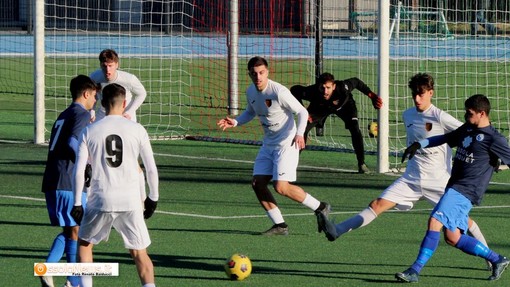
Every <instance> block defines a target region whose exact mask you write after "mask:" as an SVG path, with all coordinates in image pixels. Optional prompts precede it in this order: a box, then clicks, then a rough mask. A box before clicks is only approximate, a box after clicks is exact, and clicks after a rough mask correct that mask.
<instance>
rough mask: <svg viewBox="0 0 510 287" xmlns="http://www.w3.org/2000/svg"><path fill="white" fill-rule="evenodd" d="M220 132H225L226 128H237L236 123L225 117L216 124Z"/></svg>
mask: <svg viewBox="0 0 510 287" xmlns="http://www.w3.org/2000/svg"><path fill="white" fill-rule="evenodd" d="M216 124H217V125H218V126H219V127H220V128H221V129H222V130H226V129H228V128H233V127H235V126H237V121H236V120H235V119H232V118H229V117H225V118H224V119H221V120H219V121H218V122H217V123H216Z"/></svg>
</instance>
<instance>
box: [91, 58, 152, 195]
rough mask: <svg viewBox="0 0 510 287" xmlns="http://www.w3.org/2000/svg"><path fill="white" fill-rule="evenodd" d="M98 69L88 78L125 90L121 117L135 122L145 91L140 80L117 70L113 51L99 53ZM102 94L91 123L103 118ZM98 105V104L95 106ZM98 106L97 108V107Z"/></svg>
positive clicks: (100, 83)
mask: <svg viewBox="0 0 510 287" xmlns="http://www.w3.org/2000/svg"><path fill="white" fill-rule="evenodd" d="M99 65H100V69H98V70H96V71H94V72H92V74H90V78H91V79H92V80H94V81H95V82H96V83H98V84H99V85H100V86H101V89H102V88H103V87H104V86H106V85H108V84H112V83H115V84H119V85H121V86H123V87H124V89H126V108H125V110H124V112H123V116H124V117H126V118H128V119H130V120H132V121H134V122H136V110H137V109H138V108H139V107H140V106H141V105H142V104H143V101H144V100H145V98H146V97H147V91H146V90H145V88H144V86H143V85H142V83H141V82H140V80H139V79H138V78H137V77H136V76H135V75H133V74H131V73H128V72H125V71H120V70H119V55H118V54H117V52H115V50H113V49H105V50H103V51H101V53H99ZM101 98H102V93H101V92H100V91H99V92H98V93H97V102H96V105H95V106H94V112H92V117H93V119H92V120H93V121H98V120H100V119H102V118H104V116H105V108H104V107H103V106H102V104H101ZM97 103H99V104H97ZM98 106H99V107H98ZM138 176H139V177H140V193H141V194H145V177H144V175H143V170H142V168H140V169H139V174H138Z"/></svg>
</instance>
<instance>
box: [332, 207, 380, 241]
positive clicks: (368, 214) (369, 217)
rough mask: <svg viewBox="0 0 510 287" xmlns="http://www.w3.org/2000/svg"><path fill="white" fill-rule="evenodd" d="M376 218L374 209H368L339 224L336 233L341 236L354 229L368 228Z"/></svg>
mask: <svg viewBox="0 0 510 287" xmlns="http://www.w3.org/2000/svg"><path fill="white" fill-rule="evenodd" d="M376 218H377V214H376V213H375V212H374V211H373V210H372V208H370V207H367V208H365V209H363V210H362V211H361V212H360V213H358V214H356V215H355V216H353V217H351V218H349V219H347V220H345V221H343V222H341V223H339V224H337V225H336V231H337V232H338V236H340V235H342V234H344V233H346V232H349V231H351V230H353V229H357V228H360V227H363V226H366V225H368V224H369V223H370V222H372V221H374V219H376Z"/></svg>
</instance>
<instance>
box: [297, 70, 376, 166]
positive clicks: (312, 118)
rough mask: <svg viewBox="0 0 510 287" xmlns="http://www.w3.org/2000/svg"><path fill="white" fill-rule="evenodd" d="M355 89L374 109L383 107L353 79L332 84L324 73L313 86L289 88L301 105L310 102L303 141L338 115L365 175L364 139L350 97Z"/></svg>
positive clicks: (356, 111) (333, 79) (372, 93)
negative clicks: (347, 131)
mask: <svg viewBox="0 0 510 287" xmlns="http://www.w3.org/2000/svg"><path fill="white" fill-rule="evenodd" d="M355 89H356V90H358V91H360V92H362V93H363V94H365V95H367V96H368V97H369V98H370V99H371V100H372V105H373V106H374V108H375V109H380V108H381V107H382V105H383V102H382V99H381V98H380V97H379V96H378V95H377V94H375V93H374V92H372V90H371V89H370V88H369V87H368V86H367V85H366V84H365V83H364V82H363V81H362V80H360V79H358V78H356V77H354V78H350V79H346V80H343V81H339V80H335V77H334V76H333V75H332V74H330V73H323V74H321V75H320V76H319V79H318V81H317V83H316V84H314V85H310V86H301V85H295V86H292V87H291V88H290V91H291V93H292V94H293V95H294V97H296V98H297V99H298V100H299V101H300V102H301V103H303V102H302V100H307V101H309V102H310V104H309V105H308V108H307V110H308V113H309V117H308V124H307V126H306V130H305V134H304V137H305V141H306V140H307V138H308V133H309V132H310V130H311V129H312V128H314V127H315V126H319V127H322V125H323V124H324V121H325V120H326V118H327V117H328V116H329V115H331V114H335V115H337V116H338V117H339V118H341V119H342V120H343V121H344V123H345V128H346V129H348V130H349V132H350V133H351V139H352V146H353V148H354V152H355V153H356V159H357V160H358V172H359V173H368V172H369V169H368V167H367V165H366V164H365V148H364V143H363V136H362V134H361V130H360V128H359V121H358V108H357V107H356V101H355V100H354V97H353V95H352V91H353V90H355Z"/></svg>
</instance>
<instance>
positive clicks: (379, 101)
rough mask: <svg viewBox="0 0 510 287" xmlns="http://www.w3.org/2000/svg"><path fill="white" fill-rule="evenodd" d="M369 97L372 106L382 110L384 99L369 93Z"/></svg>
mask: <svg viewBox="0 0 510 287" xmlns="http://www.w3.org/2000/svg"><path fill="white" fill-rule="evenodd" d="M368 97H369V98H370V99H371V100H372V105H373V106H374V108H375V109H377V110H378V109H380V108H381V107H382V105H383V102H382V99H381V98H380V97H379V96H378V95H377V94H375V93H373V92H370V93H368Z"/></svg>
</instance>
